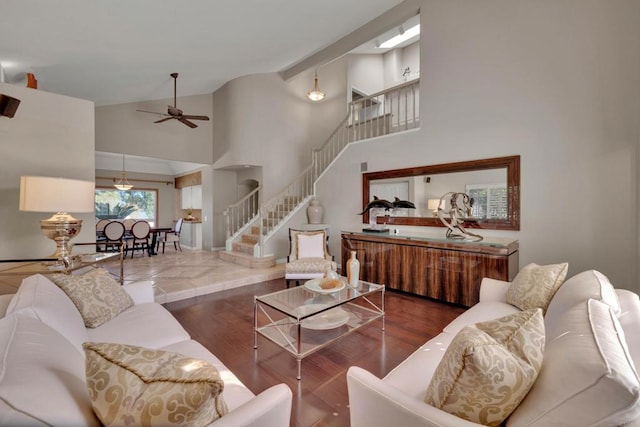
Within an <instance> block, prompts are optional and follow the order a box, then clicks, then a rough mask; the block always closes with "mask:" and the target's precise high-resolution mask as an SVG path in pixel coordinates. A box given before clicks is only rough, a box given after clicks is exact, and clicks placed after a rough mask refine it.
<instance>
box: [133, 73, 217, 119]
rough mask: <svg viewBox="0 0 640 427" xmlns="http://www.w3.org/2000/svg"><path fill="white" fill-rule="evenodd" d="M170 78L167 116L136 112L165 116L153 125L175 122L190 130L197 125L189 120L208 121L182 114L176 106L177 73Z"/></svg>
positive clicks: (201, 117)
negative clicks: (170, 94)
mask: <svg viewBox="0 0 640 427" xmlns="http://www.w3.org/2000/svg"><path fill="white" fill-rule="evenodd" d="M171 77H172V78H173V106H171V105H168V106H167V107H168V108H167V114H164V113H158V112H155V111H146V110H136V111H139V112H141V113H150V114H157V115H160V116H165V117H164V118H162V119H160V120H156V121H155V122H153V123H162V122H166V121H168V120H174V119H175V120H177V121H179V122H180V123H182V124H184V125H186V126H189V127H190V128H192V129H193V128H197V127H198V125H196V124H195V123H193V122H192V121H191V120H209V117H208V116H195V115H191V114H183V112H182V110H181V109H179V108H178V106H177V102H176V100H177V82H178V73H171Z"/></svg>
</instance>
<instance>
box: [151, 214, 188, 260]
mask: <svg viewBox="0 0 640 427" xmlns="http://www.w3.org/2000/svg"><path fill="white" fill-rule="evenodd" d="M180 230H182V218H180V219H178V221H176V224H175V225H174V226H173V231H167V232H166V233H164V234H163V235H162V237H161V238H160V240H158V247H157V248H156V252H157V250H158V249H160V243H162V253H164V245H166V244H167V243H173V247H174V249H175V250H178V249H180V252H182V246H180Z"/></svg>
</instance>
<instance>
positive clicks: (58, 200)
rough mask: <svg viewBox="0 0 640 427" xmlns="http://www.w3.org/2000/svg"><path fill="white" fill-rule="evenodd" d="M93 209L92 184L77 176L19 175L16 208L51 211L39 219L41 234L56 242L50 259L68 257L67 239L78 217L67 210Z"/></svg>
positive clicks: (75, 231)
mask: <svg viewBox="0 0 640 427" xmlns="http://www.w3.org/2000/svg"><path fill="white" fill-rule="evenodd" d="M94 209H95V183H94V182H93V181H80V180H77V179H66V178H53V177H45V176H22V177H20V210H21V211H25V212H55V213H54V214H53V215H52V216H51V217H50V218H48V219H43V220H40V228H41V229H42V232H43V233H44V235H45V236H47V237H48V238H49V239H51V240H53V241H55V242H56V251H55V252H54V253H53V255H51V257H52V258H57V259H59V260H65V259H68V258H69V257H70V256H71V250H70V248H69V247H68V244H69V240H71V239H73V238H74V237H75V236H77V235H78V233H80V229H81V227H82V220H81V219H77V218H74V217H73V216H71V215H70V214H68V213H67V212H74V213H83V212H93V211H94Z"/></svg>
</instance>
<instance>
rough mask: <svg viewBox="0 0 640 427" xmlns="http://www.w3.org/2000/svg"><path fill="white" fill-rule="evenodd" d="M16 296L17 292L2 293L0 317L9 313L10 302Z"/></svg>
mask: <svg viewBox="0 0 640 427" xmlns="http://www.w3.org/2000/svg"><path fill="white" fill-rule="evenodd" d="M14 296H15V294H5V295H0V318H2V317H4V316H5V315H6V314H7V308H9V304H11V300H12V299H13V297H14Z"/></svg>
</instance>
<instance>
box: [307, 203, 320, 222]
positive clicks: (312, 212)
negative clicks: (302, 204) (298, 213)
mask: <svg viewBox="0 0 640 427" xmlns="http://www.w3.org/2000/svg"><path fill="white" fill-rule="evenodd" d="M323 213H324V208H323V207H322V205H321V204H320V200H318V199H317V198H315V197H314V198H312V199H311V200H310V201H309V206H307V220H308V221H309V224H322V214H323Z"/></svg>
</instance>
